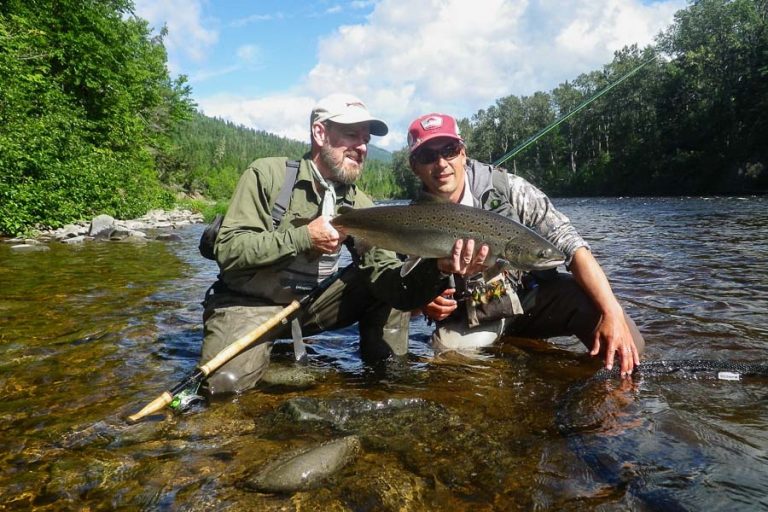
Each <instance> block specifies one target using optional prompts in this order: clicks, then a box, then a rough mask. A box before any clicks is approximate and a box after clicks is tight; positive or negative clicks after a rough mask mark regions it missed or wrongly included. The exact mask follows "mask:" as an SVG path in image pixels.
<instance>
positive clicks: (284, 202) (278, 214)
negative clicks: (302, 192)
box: [272, 160, 299, 230]
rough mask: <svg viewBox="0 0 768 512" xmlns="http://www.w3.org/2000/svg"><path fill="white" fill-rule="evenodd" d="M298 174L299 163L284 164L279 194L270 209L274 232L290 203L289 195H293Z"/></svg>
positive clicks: (294, 161)
mask: <svg viewBox="0 0 768 512" xmlns="http://www.w3.org/2000/svg"><path fill="white" fill-rule="evenodd" d="M298 174H299V161H298V160H288V161H287V162H285V181H284V182H283V186H282V188H281V189H280V194H279V195H278V196H277V200H276V201H275V205H274V206H273V207H272V226H273V227H274V229H275V230H277V227H278V226H279V225H280V221H282V220H283V215H285V212H286V210H288V205H289V204H290V203H291V195H292V194H293V185H294V184H295V183H296V176H298Z"/></svg>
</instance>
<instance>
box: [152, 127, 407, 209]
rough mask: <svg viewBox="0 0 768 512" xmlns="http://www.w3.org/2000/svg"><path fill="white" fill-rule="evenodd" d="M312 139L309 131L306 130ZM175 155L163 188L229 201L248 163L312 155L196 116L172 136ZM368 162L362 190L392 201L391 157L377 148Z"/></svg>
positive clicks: (303, 147) (297, 145) (304, 146)
mask: <svg viewBox="0 0 768 512" xmlns="http://www.w3.org/2000/svg"><path fill="white" fill-rule="evenodd" d="M307 138H309V128H307ZM171 142H172V144H171V147H172V150H171V151H169V153H168V154H167V156H166V159H165V161H164V163H163V166H162V169H161V174H160V178H161V179H162V181H163V183H166V184H168V185H171V186H175V187H177V188H178V189H180V190H183V191H187V192H199V193H201V194H203V195H204V196H206V197H208V198H211V199H216V200H227V199H229V197H230V196H231V195H232V192H233V190H234V187H235V185H236V184H237V180H238V178H239V177H240V174H241V173H242V172H243V169H245V168H246V167H247V166H248V164H249V163H251V162H252V161H253V160H255V159H257V158H263V157H268V156H287V157H288V158H292V159H299V158H301V156H302V155H303V154H304V153H306V152H307V151H308V150H309V144H308V142H299V141H296V140H292V139H286V138H284V137H279V136H277V135H274V134H271V133H267V132H264V131H259V130H253V129H250V128H246V127H244V126H241V125H236V124H233V123H231V122H229V121H225V120H222V119H215V118H210V117H206V116H204V115H202V114H198V113H196V114H194V115H193V116H192V117H191V118H190V119H189V120H186V121H184V122H182V123H180V124H179V125H178V127H177V128H176V129H175V130H174V131H173V133H172V136H171ZM368 153H369V155H368V162H367V163H366V172H365V173H364V178H363V179H362V180H361V182H359V184H360V185H361V186H362V187H363V188H366V187H367V188H369V189H372V190H374V191H375V193H376V194H377V195H378V196H379V197H391V196H392V195H393V194H394V195H396V194H397V193H398V190H396V189H392V188H391V187H389V186H388V185H387V182H390V181H391V180H390V179H388V178H387V174H388V173H387V172H386V171H387V170H388V169H389V168H390V167H389V162H390V161H391V158H392V157H391V154H390V153H389V152H388V151H385V150H383V149H381V148H377V147H376V146H372V145H369V146H368Z"/></svg>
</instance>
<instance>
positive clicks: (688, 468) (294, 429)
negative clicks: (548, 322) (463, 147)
mask: <svg viewBox="0 0 768 512" xmlns="http://www.w3.org/2000/svg"><path fill="white" fill-rule="evenodd" d="M554 202H555V204H556V206H557V207H558V208H560V209H561V210H562V211H564V212H565V213H566V214H567V215H568V216H569V217H570V218H571V220H572V221H573V223H574V224H575V225H576V226H577V228H578V229H579V230H580V232H581V233H582V234H583V235H584V236H585V238H586V239H587V240H588V241H589V243H590V244H591V246H592V250H593V252H594V253H595V255H596V257H597V258H598V260H599V261H600V262H601V264H602V265H603V267H604V269H605V271H606V273H607V275H608V276H609V279H610V280H611V283H612V285H613V288H614V291H615V292H616V294H617V296H618V297H619V298H620V300H621V301H622V303H623V304H624V306H625V307H626V309H627V311H628V312H629V314H630V315H631V316H632V317H633V318H634V319H635V321H636V322H637V324H638V326H639V328H640V329H641V331H642V332H643V333H644V335H645V338H646V340H647V343H648V348H647V352H646V355H645V358H646V359H648V360H657V359H680V360H682V359H708V360H732V361H740V362H750V363H755V362H766V361H767V360H768V327H766V326H768V265H766V264H767V263H768V199H766V198H762V197H745V198H632V199H624V198H597V199H592V198H590V199H556V200H555V201H554ZM201 231H202V226H193V227H189V228H185V229H183V230H180V231H179V232H178V233H179V235H180V236H181V240H180V241H176V242H158V241H152V242H148V243H146V244H140V245H133V244H122V243H88V244H85V245H82V246H79V247H71V246H66V245H63V244H54V245H51V250H50V251H47V252H34V253H23V254H20V253H14V252H12V251H11V250H10V246H9V244H0V283H1V284H0V286H1V287H0V396H1V397H2V400H0V460H1V461H2V462H1V463H0V509H2V510H6V509H7V510H29V509H36V510H83V509H92V510H111V509H126V510H136V509H146V510H321V509H334V510H768V499H767V498H766V496H768V434H767V433H766V432H768V428H766V427H768V403H767V402H766V391H765V379H761V378H754V379H750V378H743V379H741V380H737V381H723V380H717V379H714V378H707V377H699V376H674V375H673V376H663V377H654V376H645V377H638V378H636V379H635V380H634V381H633V382H631V383H628V382H618V381H615V380H610V379H609V380H595V379H590V377H591V376H592V375H594V373H595V371H596V370H597V369H598V367H599V365H598V364H597V363H596V362H595V361H594V360H591V359H590V358H589V357H588V356H586V355H585V353H584V350H583V349H582V348H581V346H580V345H579V344H578V343H576V342H575V341H574V340H572V339H568V338H562V339H556V340H553V341H552V342H551V343H543V342H537V341H525V340H505V341H504V342H503V343H502V344H501V345H500V346H498V347H496V348H494V349H493V350H491V351H489V352H488V353H487V354H485V356H486V357H484V358H482V359H476V360H468V359H459V358H454V359H443V358H440V359H434V358H433V354H432V351H431V350H430V349H429V347H428V345H427V340H428V333H429V327H428V326H427V325H426V324H425V322H424V321H423V320H422V319H415V320H413V321H412V323H411V353H410V355H409V357H408V359H407V361H404V362H399V363H396V362H395V363H392V364H389V365H387V366H385V367H380V368H379V367H377V368H373V367H369V366H366V365H363V364H362V363H361V362H360V360H359V357H358V354H357V352H356V349H357V337H356V334H355V330H354V329H347V330H344V331H341V332H335V333H325V334H323V335H321V336H317V337H314V338H313V339H311V340H309V341H310V342H311V344H310V345H309V350H310V354H311V356H310V363H309V366H308V367H307V368H306V369H305V371H308V372H311V373H312V374H313V375H314V376H315V377H316V379H315V381H314V384H310V385H309V386H306V388H305V389H301V390H299V389H292V388H290V387H279V386H278V387H275V386H271V387H270V386H266V385H265V386H262V387H261V388H259V389H256V390H253V391H251V392H248V393H245V394H243V395H241V396H239V397H236V398H232V399H227V400H222V401H217V402H214V403H213V404H211V405H210V406H209V407H208V408H207V409H205V410H204V411H202V412H197V413H195V414H188V415H172V414H170V413H167V412H166V413H164V414H163V415H158V416H156V417H153V418H150V419H149V420H148V421H145V422H142V423H140V424H138V425H134V426H128V425H126V424H125V422H124V421H123V420H122V418H123V417H124V416H125V415H126V414H129V413H132V412H135V411H136V410H137V409H138V408H139V407H140V406H142V405H143V404H144V403H146V402H147V401H149V400H151V399H152V398H154V397H155V396H157V394H159V393H160V392H162V391H163V390H164V389H166V388H168V387H170V386H171V385H173V384H175V383H176V382H177V381H178V380H179V379H180V378H181V377H182V376H183V375H184V374H185V373H187V372H188V371H190V370H191V369H193V368H194V366H195V364H196V363H197V358H198V356H199V350H200V341H201V338H202V326H201V318H200V317H201V313H202V308H201V306H200V301H201V299H202V297H203V294H204V292H205V290H206V288H207V287H208V285H209V284H210V283H211V282H212V281H213V279H214V278H215V275H216V270H217V269H216V266H215V264H214V263H212V262H210V261H208V260H205V259H203V258H202V257H200V256H199V255H198V254H197V247H196V245H197V238H198V237H199V235H200V233H201ZM272 366H273V367H274V368H285V369H288V370H291V369H292V368H293V364H292V360H291V351H290V345H289V344H286V343H280V344H278V345H277V346H276V349H275V351H274V353H273V364H272ZM297 397H309V398H311V399H313V400H316V401H320V402H322V401H327V400H336V399H339V398H345V399H353V400H358V401H359V403H360V404H365V403H379V404H385V403H387V402H386V400H387V399H390V398H397V399H415V400H412V401H408V402H407V403H410V404H425V405H423V407H422V406H419V407H416V409H415V410H409V412H407V413H406V412H404V411H392V412H387V411H383V412H382V411H380V412H379V413H377V414H378V415H377V416H375V417H372V419H371V421H368V420H367V419H366V418H344V422H342V423H340V421H341V419H340V418H337V419H338V421H337V422H336V423H333V424H311V425H308V426H303V425H298V424H293V423H285V422H283V420H281V419H280V418H281V417H280V414H278V413H277V412H278V411H280V410H281V404H284V403H285V402H286V401H287V400H290V399H292V398H297ZM364 401H370V402H364ZM318 403H319V402H318ZM359 410H361V411H362V410H363V409H359ZM360 414H361V415H362V414H363V413H360ZM347 434H355V435H357V436H359V437H360V439H361V442H362V453H361V455H359V456H358V458H357V459H356V460H355V461H354V462H352V463H350V464H349V465H347V466H346V467H345V468H343V469H342V470H341V471H340V472H339V473H338V474H337V475H335V476H334V477H333V478H332V479H331V480H329V481H327V482H325V483H324V484H322V485H321V486H320V487H319V488H317V489H314V490H311V491H301V492H296V493H293V494H289V495H280V494H277V495H270V494H262V493H258V492H254V491H251V490H249V489H248V488H247V487H246V486H244V485H243V482H245V481H246V480H247V479H248V478H249V477H250V476H251V475H252V474H253V473H254V472H255V471H257V470H258V469H259V468H261V467H263V466H264V464H265V463H266V462H268V461H269V460H272V459H274V458H275V457H277V456H278V455H280V454H281V453H284V452H286V451H287V450H292V449H299V448H302V447H305V446H311V445H315V444H317V443H320V442H324V441H326V440H328V439H332V438H337V437H341V436H343V435H347Z"/></svg>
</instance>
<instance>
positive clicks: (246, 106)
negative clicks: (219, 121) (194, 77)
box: [198, 94, 316, 142]
mask: <svg viewBox="0 0 768 512" xmlns="http://www.w3.org/2000/svg"><path fill="white" fill-rule="evenodd" d="M315 102H316V100H315V99H314V98H311V97H308V96H301V95H292V94H285V95H279V96H269V97H265V98H258V99H251V98H245V97H242V96H233V95H223V94H222V95H217V96H212V97H209V98H204V99H201V100H199V101H198V104H199V106H200V110H202V112H203V113H205V114H206V115H208V116H212V117H220V118H223V119H228V120H230V121H232V122H233V123H237V124H241V125H243V126H248V127H251V128H254V129H257V130H265V131H268V132H271V133H275V134H278V135H282V136H283V137H289V138H291V139H296V140H300V141H307V142H309V113H310V111H311V110H312V107H313V106H314V105H315Z"/></svg>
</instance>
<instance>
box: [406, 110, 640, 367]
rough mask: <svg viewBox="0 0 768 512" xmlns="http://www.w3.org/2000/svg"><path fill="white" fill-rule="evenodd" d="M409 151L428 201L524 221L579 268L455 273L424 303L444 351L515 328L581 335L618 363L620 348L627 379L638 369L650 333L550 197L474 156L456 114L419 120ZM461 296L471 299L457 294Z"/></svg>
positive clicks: (521, 332)
mask: <svg viewBox="0 0 768 512" xmlns="http://www.w3.org/2000/svg"><path fill="white" fill-rule="evenodd" d="M408 150H409V163H410V166H411V169H412V170H413V172H414V173H415V174H416V176H417V177H418V178H419V179H420V180H421V182H422V196H424V197H423V198H422V199H424V198H426V196H436V197H438V198H440V199H442V200H448V201H451V202H454V203H460V204H464V205H467V206H473V207H477V208H483V209H485V210H489V211H493V212H496V213H499V214H501V215H504V216H506V217H509V218H511V219H513V220H515V221H518V222H520V223H522V224H523V225H525V226H527V227H529V228H531V229H533V230H534V231H536V232H537V233H538V234H540V235H541V236H543V237H544V238H546V239H547V240H549V241H550V242H552V243H553V244H554V245H555V246H556V247H557V248H558V249H560V250H561V251H562V252H563V253H564V254H565V255H566V268H567V269H568V270H570V272H571V274H572V275H568V274H564V273H560V272H557V271H556V270H555V269H552V270H548V271H543V272H541V271H537V272H522V271H519V270H515V269H506V270H503V271H501V272H500V273H498V274H497V275H495V276H492V277H489V276H487V275H486V276H485V279H484V278H483V277H482V276H475V277H472V278H470V279H464V278H463V277H462V276H455V287H453V288H450V289H448V290H446V291H445V292H444V293H442V294H440V295H438V296H436V297H435V298H434V299H433V300H432V301H431V302H429V303H428V304H427V305H426V306H424V307H423V308H422V311H423V312H424V314H425V315H426V316H427V317H428V318H430V319H432V320H435V321H436V322H437V328H436V330H435V333H434V335H433V338H432V341H433V345H434V346H435V348H436V349H438V350H467V349H474V348H477V347H482V346H487V345H490V344H492V343H493V342H494V341H496V340H497V339H498V338H499V337H500V336H501V335H505V334H506V335H514V336H518V337H531V338H550V337H554V336H566V335H576V336H577V337H578V338H579V339H580V340H581V341H582V343H584V345H586V346H587V348H588V349H589V350H590V354H591V355H593V356H595V355H598V354H602V355H603V357H604V359H605V365H606V367H607V368H608V369H610V368H612V366H613V364H614V359H615V357H616V355H617V354H618V357H619V361H620V366H621V373H622V375H623V376H625V375H629V374H631V372H632V369H633V368H634V366H635V365H637V364H639V359H640V353H641V352H642V351H643V349H644V347H645V342H644V340H643V337H642V336H641V334H640V332H639V331H638V330H637V327H636V326H635V324H634V322H633V321H632V320H631V319H630V318H629V317H628V316H627V315H626V314H625V313H624V311H623V309H622V307H621V305H620V304H619V302H618V300H617V299H616V297H615V296H614V294H613V291H612V290H611V286H610V284H609V282H608V279H607V278H606V276H605V274H604V272H603V270H602V269H601V267H600V265H599V264H598V263H597V261H596V260H595V258H594V257H593V256H592V253H591V251H590V249H589V245H588V244H587V242H586V241H584V239H583V238H582V237H581V236H580V235H579V234H578V232H577V231H576V229H575V228H574V227H573V225H572V224H571V222H570V220H569V219H568V218H567V217H566V216H565V215H563V214H562V213H560V212H559V211H557V210H556V209H555V207H554V206H553V205H552V203H551V201H550V200H549V198H548V197H547V196H546V195H545V194H544V193H543V192H541V191H540V190H539V189H537V188H536V187H534V186H533V185H531V184H530V183H529V182H527V181H526V180H524V179H523V178H521V177H519V176H515V175H512V174H508V173H507V172H506V171H505V170H503V169H499V168H494V167H492V166H490V165H487V164H483V163H481V162H478V161H475V160H472V159H470V158H467V154H466V148H465V146H464V140H463V139H462V138H461V136H460V134H459V129H458V125H457V123H456V120H455V119H454V118H453V117H451V116H449V115H446V114H439V113H432V114H426V115H423V116H421V117H419V118H417V119H415V120H414V121H413V122H412V123H411V125H410V127H409V129H408ZM456 295H458V296H461V297H463V298H464V299H465V300H462V301H461V302H459V301H457V300H455V299H456ZM502 296H504V300H502V298H501V297H502Z"/></svg>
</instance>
